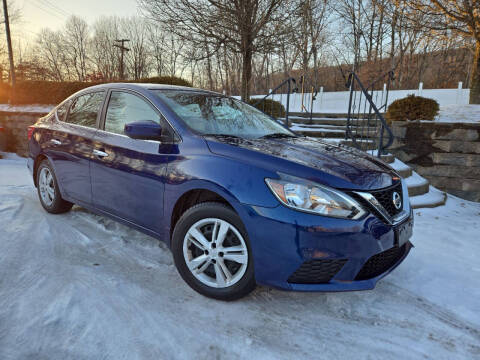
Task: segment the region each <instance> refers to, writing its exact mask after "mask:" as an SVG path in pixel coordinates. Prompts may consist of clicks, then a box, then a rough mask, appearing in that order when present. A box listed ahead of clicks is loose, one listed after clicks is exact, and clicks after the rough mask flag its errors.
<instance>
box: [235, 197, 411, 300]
mask: <svg viewBox="0 0 480 360" xmlns="http://www.w3.org/2000/svg"><path fill="white" fill-rule="evenodd" d="M244 206H245V210H246V211H245V212H244V214H245V215H244V216H242V217H243V220H244V223H245V225H246V227H247V231H248V234H249V236H250V243H251V246H252V252H253V257H254V267H255V277H256V281H257V283H259V284H263V285H268V286H273V287H276V288H280V289H286V290H297V291H349V290H368V289H373V288H374V287H375V284H376V283H377V281H378V280H380V279H381V278H382V277H384V276H385V275H387V274H388V273H389V272H391V271H392V270H393V269H394V268H395V267H397V266H398V265H399V264H400V263H401V262H402V261H403V260H404V259H405V258H406V256H407V255H408V253H409V251H410V249H411V247H412V246H413V245H412V244H411V243H410V241H408V242H406V243H405V245H403V247H401V249H399V251H397V252H396V254H395V256H394V257H393V258H391V259H390V262H389V263H387V267H386V268H385V266H384V267H383V268H382V272H381V273H378V272H377V273H375V272H373V274H374V276H373V277H368V276H367V277H368V278H366V276H364V275H365V270H366V269H365V268H364V266H368V265H372V262H375V260H376V259H378V258H382V253H384V252H386V253H385V254H389V253H391V252H392V250H390V251H387V250H389V249H392V248H394V247H395V246H396V244H395V241H396V239H395V230H394V229H395V226H400V225H401V224H397V225H395V226H392V225H387V224H386V223H385V222H384V221H382V220H380V219H379V218H378V217H376V216H375V215H373V214H369V215H367V216H366V217H365V218H364V219H361V220H345V219H335V218H328V217H322V216H318V215H312V214H307V213H302V212H299V211H295V210H292V209H289V208H287V207H284V206H282V205H279V206H277V207H275V208H263V207H257V206H248V205H244ZM406 210H407V209H406ZM408 213H409V214H410V216H409V217H408V218H407V219H405V220H404V222H405V221H410V219H412V217H413V213H412V211H411V209H410V207H408ZM402 223H403V222H402ZM375 255H377V257H376V258H373V259H372V260H371V261H370V262H369V263H368V264H367V261H368V260H369V259H371V258H372V257H373V256H375ZM312 261H313V262H320V263H321V262H322V261H324V262H327V263H338V262H340V263H341V266H340V268H339V269H338V271H337V270H334V275H333V276H332V277H331V279H329V281H327V282H322V283H296V282H295V278H293V281H292V274H294V273H295V272H296V271H297V270H298V269H299V268H300V267H301V266H302V265H303V264H305V263H306V262H307V263H311V262H312ZM362 269H363V272H361V270H362ZM367 270H368V269H367ZM367 273H368V271H367ZM362 274H363V276H362ZM371 274H372V272H370V275H371Z"/></svg>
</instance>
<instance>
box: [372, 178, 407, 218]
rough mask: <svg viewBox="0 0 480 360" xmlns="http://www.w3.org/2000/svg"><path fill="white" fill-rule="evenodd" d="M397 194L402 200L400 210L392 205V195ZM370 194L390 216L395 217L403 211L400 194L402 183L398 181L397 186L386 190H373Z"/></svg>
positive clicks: (401, 195)
mask: <svg viewBox="0 0 480 360" xmlns="http://www.w3.org/2000/svg"><path fill="white" fill-rule="evenodd" d="M394 192H397V193H398V194H399V195H400V198H401V199H402V206H401V207H400V209H397V208H396V207H395V205H394V204H393V193H394ZM369 193H370V194H372V195H373V196H375V198H376V199H377V201H378V202H379V203H380V204H381V205H382V206H383V207H384V209H385V210H387V212H388V214H389V215H390V216H392V217H393V216H395V215H397V214H399V213H400V212H401V211H402V210H403V194H402V183H401V182H400V181H399V182H398V184H395V185H393V186H390V187H389V188H387V189H382V190H373V191H369Z"/></svg>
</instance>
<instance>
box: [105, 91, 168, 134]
mask: <svg viewBox="0 0 480 360" xmlns="http://www.w3.org/2000/svg"><path fill="white" fill-rule="evenodd" d="M147 120H151V121H155V122H156V123H158V124H160V125H162V122H161V116H160V115H159V114H158V113H157V112H156V111H155V110H154V109H153V107H152V106H151V105H150V104H148V103H147V102H146V101H145V100H143V99H142V98H140V97H138V96H136V95H133V94H130V93H127V92H123V91H112V94H111V96H110V101H109V102H108V108H107V114H106V117H105V131H109V132H112V133H115V134H123V133H124V128H125V124H128V123H131V122H135V121H147Z"/></svg>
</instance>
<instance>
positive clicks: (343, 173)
mask: <svg viewBox="0 0 480 360" xmlns="http://www.w3.org/2000/svg"><path fill="white" fill-rule="evenodd" d="M206 140H207V145H208V147H209V148H210V151H211V152H212V153H215V154H218V155H223V156H228V157H230V158H233V159H237V160H240V161H243V162H247V163H249V164H251V165H255V166H259V167H263V168H266V169H268V170H271V171H274V172H282V173H286V174H289V175H294V176H297V177H303V178H307V179H310V180H312V181H316V182H320V183H322V184H325V185H328V186H331V187H335V188H341V189H352V190H373V189H381V188H384V187H388V186H391V185H392V184H393V182H394V180H398V179H397V178H398V175H397V174H396V173H395V172H394V171H393V170H392V169H391V168H390V167H389V166H388V165H386V164H385V163H384V162H382V161H380V160H378V159H377V158H375V157H373V156H370V155H368V154H367V153H365V152H362V151H359V150H357V149H354V148H351V147H348V146H345V145H341V144H339V145H337V144H332V143H327V142H325V141H321V140H317V139H312V138H307V137H296V138H281V139H239V138H228V137H225V138H211V137H209V138H207V139H206Z"/></svg>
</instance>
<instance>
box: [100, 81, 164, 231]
mask: <svg viewBox="0 0 480 360" xmlns="http://www.w3.org/2000/svg"><path fill="white" fill-rule="evenodd" d="M146 120H153V121H156V122H157V123H159V124H161V125H162V129H163V130H164V131H170V132H172V130H171V129H170V128H168V126H169V125H168V124H167V123H166V121H165V120H164V119H163V116H162V115H161V114H160V113H159V112H158V111H157V110H156V109H155V108H154V107H153V105H151V104H150V103H149V102H148V100H147V99H145V98H143V97H142V96H140V95H137V94H135V93H132V92H128V91H117V90H115V91H111V93H110V98H109V101H108V105H107V109H106V112H105V121H104V130H99V131H98V133H97V134H96V136H95V139H94V156H93V160H92V167H91V174H92V191H93V203H94V206H95V207H96V208H98V209H100V210H103V211H106V212H108V213H110V214H113V215H116V216H118V217H120V218H122V219H125V220H128V221H130V222H133V223H135V224H136V225H140V226H141V227H144V228H146V229H149V230H151V231H154V232H157V233H159V232H160V221H159V220H160V219H161V217H162V216H163V195H164V194H163V193H164V177H165V174H166V168H167V159H168V152H169V150H170V148H171V143H168V144H167V143H165V144H164V143H162V142H160V141H148V140H135V139H131V138H129V137H127V136H125V135H124V128H125V124H128V123H131V122H135V121H146ZM172 134H173V132H172Z"/></svg>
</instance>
